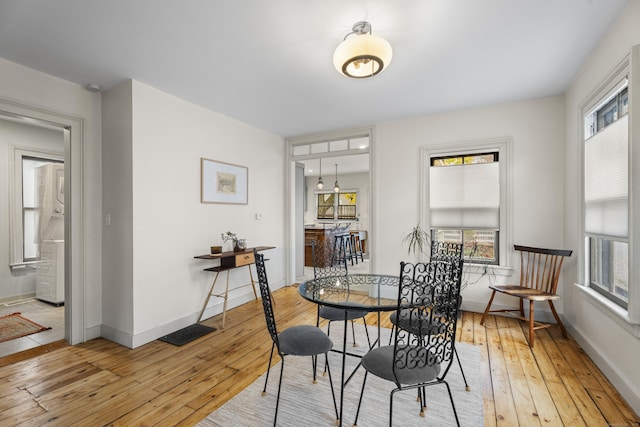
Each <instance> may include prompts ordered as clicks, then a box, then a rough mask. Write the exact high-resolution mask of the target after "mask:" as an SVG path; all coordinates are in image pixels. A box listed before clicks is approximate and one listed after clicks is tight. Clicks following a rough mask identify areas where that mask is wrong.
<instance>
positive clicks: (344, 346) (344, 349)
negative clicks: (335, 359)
mask: <svg viewBox="0 0 640 427" xmlns="http://www.w3.org/2000/svg"><path fill="white" fill-rule="evenodd" d="M343 323H344V334H343V335H342V374H341V377H340V418H339V419H338V422H337V425H338V426H341V425H342V408H343V405H344V386H345V383H344V374H345V364H346V361H347V332H348V327H347V323H349V322H348V321H347V311H346V310H345V311H344V322H343Z"/></svg>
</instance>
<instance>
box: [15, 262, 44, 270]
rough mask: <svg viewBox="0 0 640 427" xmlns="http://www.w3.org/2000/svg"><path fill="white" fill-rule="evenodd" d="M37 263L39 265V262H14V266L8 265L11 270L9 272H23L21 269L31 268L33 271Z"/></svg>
mask: <svg viewBox="0 0 640 427" xmlns="http://www.w3.org/2000/svg"><path fill="white" fill-rule="evenodd" d="M39 263H40V261H23V262H16V263H14V264H9V268H10V269H11V271H14V270H23V269H26V268H33V269H35V268H36V267H37V265H38V264H39Z"/></svg>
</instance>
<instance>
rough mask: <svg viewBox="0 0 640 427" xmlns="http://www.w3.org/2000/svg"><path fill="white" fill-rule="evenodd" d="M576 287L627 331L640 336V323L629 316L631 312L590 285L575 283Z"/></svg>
mask: <svg viewBox="0 0 640 427" xmlns="http://www.w3.org/2000/svg"><path fill="white" fill-rule="evenodd" d="M573 285H574V287H576V288H577V289H578V291H579V292H580V293H581V294H582V295H583V296H584V298H585V299H586V300H587V301H589V302H590V303H591V304H593V306H594V307H596V308H597V309H598V310H600V311H601V312H602V313H604V314H605V315H606V316H607V317H609V318H610V319H611V320H613V321H614V322H616V323H617V324H618V325H620V326H622V328H624V329H625V330H626V331H627V332H629V333H630V334H632V335H633V336H634V337H638V338H640V323H636V322H633V321H632V320H631V319H630V318H629V312H628V311H627V310H625V309H624V308H622V307H620V306H619V305H618V304H616V303H614V302H613V301H611V300H609V299H607V298H605V297H604V296H603V295H600V294H599V293H598V292H596V291H594V290H592V289H590V288H589V287H588V286H584V285H581V284H579V283H574V284H573Z"/></svg>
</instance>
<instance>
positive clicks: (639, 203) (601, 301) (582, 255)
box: [576, 46, 640, 336]
mask: <svg viewBox="0 0 640 427" xmlns="http://www.w3.org/2000/svg"><path fill="white" fill-rule="evenodd" d="M633 70H640V46H634V47H633V48H632V49H631V52H630V53H629V54H627V55H625V56H624V58H623V59H622V60H621V61H620V62H619V63H618V64H617V65H616V66H615V67H614V68H613V69H612V71H611V72H610V73H609V74H607V76H606V77H605V78H604V79H603V80H602V81H601V83H600V84H599V85H597V86H596V88H595V89H594V90H593V91H592V92H591V93H590V94H589V96H588V97H587V98H586V99H585V101H584V102H583V103H582V104H581V105H580V108H579V109H578V111H577V113H578V129H577V130H578V132H577V138H578V144H577V147H578V159H580V160H579V162H578V169H579V170H578V177H577V178H578V190H579V191H578V193H579V195H578V197H579V205H578V210H579V217H578V221H579V228H578V232H579V236H580V238H581V239H582V244H581V246H580V250H579V251H578V272H577V273H578V278H577V284H576V287H577V289H580V290H581V291H583V292H582V294H583V295H588V296H589V297H590V299H591V300H593V301H598V304H596V305H595V307H598V308H599V309H600V310H601V311H602V312H604V313H606V314H607V315H609V316H613V317H614V318H616V319H619V320H620V321H621V322H624V324H626V325H629V327H630V328H631V329H632V330H633V331H634V334H635V335H636V336H640V335H638V333H639V331H640V328H639V327H638V325H640V280H638V279H637V277H638V274H640V263H634V262H632V260H634V259H637V255H634V254H637V253H640V226H638V225H637V221H634V212H640V198H639V197H634V195H635V194H637V193H638V191H639V190H638V189H640V168H636V169H635V170H634V168H633V165H634V164H635V165H637V164H639V162H640V150H638V149H637V147H638V146H639V144H640V133H638V132H635V133H634V129H635V130H638V129H637V124H633V123H634V120H633V119H634V118H636V117H640V104H638V103H634V102H633V101H632V99H633V98H635V91H634V89H636V88H640V72H635V73H634V72H633ZM625 76H626V77H627V78H628V112H627V114H628V116H629V140H628V144H629V158H628V161H629V190H628V191H629V213H628V221H629V231H628V250H629V254H628V259H629V267H628V268H629V272H628V275H629V290H628V292H629V298H628V303H627V309H626V310H625V309H624V308H623V307H621V306H620V305H618V304H616V303H614V302H613V301H612V300H611V299H609V298H607V297H606V296H604V295H602V294H601V293H599V292H598V291H597V290H596V289H595V288H592V287H591V286H590V285H589V278H590V276H589V262H590V260H589V259H588V257H587V255H588V250H589V249H588V247H587V245H588V239H587V238H586V237H587V233H586V232H585V223H584V213H585V209H584V173H585V165H584V154H585V150H584V148H585V145H584V141H585V129H584V117H585V115H587V114H588V113H589V112H590V111H593V110H594V109H596V107H598V103H599V101H600V100H602V99H604V98H605V97H608V96H609V95H610V94H611V93H613V92H615V91H617V90H618V85H619V84H620V82H621V80H622V79H623V78H624V77H625ZM636 90H637V89H636ZM636 104H637V105H636ZM632 325H633V326H632Z"/></svg>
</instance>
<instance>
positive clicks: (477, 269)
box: [463, 262, 513, 276]
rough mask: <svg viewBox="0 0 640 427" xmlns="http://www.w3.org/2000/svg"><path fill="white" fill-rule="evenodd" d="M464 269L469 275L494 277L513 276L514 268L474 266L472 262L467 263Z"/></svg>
mask: <svg viewBox="0 0 640 427" xmlns="http://www.w3.org/2000/svg"><path fill="white" fill-rule="evenodd" d="M463 268H464V270H465V272H467V273H471V274H480V275H482V274H485V273H490V274H492V275H494V276H511V274H512V273H513V267H509V266H504V265H494V264H474V263H471V262H469V263H467V262H465V263H464V267H463Z"/></svg>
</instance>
